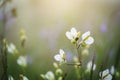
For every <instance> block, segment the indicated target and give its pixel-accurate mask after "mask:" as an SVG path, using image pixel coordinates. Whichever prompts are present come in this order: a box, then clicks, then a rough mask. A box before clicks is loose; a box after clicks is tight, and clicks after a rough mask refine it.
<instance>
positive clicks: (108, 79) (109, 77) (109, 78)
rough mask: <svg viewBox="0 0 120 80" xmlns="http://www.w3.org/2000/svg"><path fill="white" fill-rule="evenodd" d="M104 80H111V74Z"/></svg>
mask: <svg viewBox="0 0 120 80" xmlns="http://www.w3.org/2000/svg"><path fill="white" fill-rule="evenodd" d="M104 80H112V75H111V74H109V75H107V76H106V77H105V78H104Z"/></svg>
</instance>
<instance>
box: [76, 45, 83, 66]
mask: <svg viewBox="0 0 120 80" xmlns="http://www.w3.org/2000/svg"><path fill="white" fill-rule="evenodd" d="M76 49H77V54H78V59H79V63H80V64H81V65H82V53H81V48H80V47H79V48H78V43H76ZM79 49H80V50H79ZM79 51H80V52H79Z"/></svg>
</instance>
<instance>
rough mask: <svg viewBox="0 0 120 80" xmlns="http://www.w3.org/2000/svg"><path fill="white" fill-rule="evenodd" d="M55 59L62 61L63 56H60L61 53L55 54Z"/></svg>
mask: <svg viewBox="0 0 120 80" xmlns="http://www.w3.org/2000/svg"><path fill="white" fill-rule="evenodd" d="M54 59H55V60H56V61H62V58H61V56H60V55H59V54H57V55H55V56H54Z"/></svg>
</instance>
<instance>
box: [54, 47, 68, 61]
mask: <svg viewBox="0 0 120 80" xmlns="http://www.w3.org/2000/svg"><path fill="white" fill-rule="evenodd" d="M54 59H55V60H56V61H59V62H65V61H66V55H65V52H64V51H63V50H62V49H60V50H59V54H57V55H55V56H54Z"/></svg>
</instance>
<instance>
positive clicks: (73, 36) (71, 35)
mask: <svg viewBox="0 0 120 80" xmlns="http://www.w3.org/2000/svg"><path fill="white" fill-rule="evenodd" d="M66 36H67V38H68V39H70V40H71V42H72V43H76V41H77V40H78V39H79V37H80V32H77V30H76V29H75V28H71V31H67V32H66Z"/></svg>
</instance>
